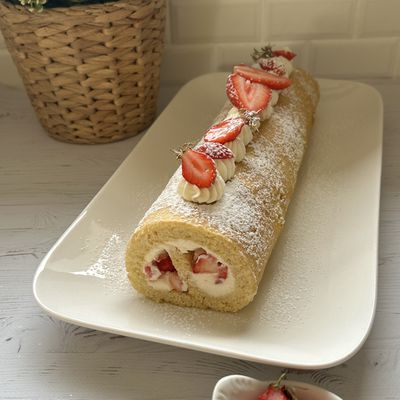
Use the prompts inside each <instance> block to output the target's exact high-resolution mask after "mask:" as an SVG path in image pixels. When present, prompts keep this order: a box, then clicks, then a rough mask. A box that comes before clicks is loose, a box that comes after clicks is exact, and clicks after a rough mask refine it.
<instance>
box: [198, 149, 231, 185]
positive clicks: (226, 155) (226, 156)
mask: <svg viewBox="0 0 400 400" xmlns="http://www.w3.org/2000/svg"><path fill="white" fill-rule="evenodd" d="M195 150H196V151H199V152H201V153H205V154H207V155H208V156H209V157H211V158H212V159H213V160H214V162H215V166H216V167H217V171H218V172H219V174H220V175H221V177H222V179H223V180H224V181H225V182H226V181H229V180H230V179H232V178H233V176H234V175H235V169H236V166H235V155H234V154H233V152H232V150H230V149H229V148H228V147H226V146H224V145H223V144H221V143H218V142H203V143H201V144H200V145H198V146H196V148H195Z"/></svg>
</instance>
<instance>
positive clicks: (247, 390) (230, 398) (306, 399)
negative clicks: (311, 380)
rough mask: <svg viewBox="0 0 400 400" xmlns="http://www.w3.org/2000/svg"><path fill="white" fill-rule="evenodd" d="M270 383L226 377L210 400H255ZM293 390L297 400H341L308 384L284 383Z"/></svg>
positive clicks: (233, 376)
mask: <svg viewBox="0 0 400 400" xmlns="http://www.w3.org/2000/svg"><path fill="white" fill-rule="evenodd" d="M270 383H274V381H259V380H257V379H253V378H250V377H248V376H243V375H228V376H225V377H224V378H222V379H220V380H219V381H218V382H217V384H216V385H215V388H214V392H213V396H212V400H257V398H258V396H259V395H260V394H261V393H263V392H264V391H265V390H266V389H267V387H268V385H269V384H270ZM284 384H285V385H287V386H288V387H290V388H291V389H293V392H294V394H295V395H296V396H297V398H298V400H343V399H341V398H340V397H339V396H336V395H335V394H333V393H331V392H328V391H327V390H325V389H321V388H319V387H317V386H313V385H309V384H308V383H302V382H295V381H287V380H285V381H284Z"/></svg>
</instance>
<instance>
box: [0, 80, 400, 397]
mask: <svg viewBox="0 0 400 400" xmlns="http://www.w3.org/2000/svg"><path fill="white" fill-rule="evenodd" d="M369 83H371V84H373V85H374V86H375V87H376V88H377V89H378V90H379V91H380V92H381V94H382V96H383V98H384V107H385V127H384V150H383V152H384V154H383V176H382V192H381V213H380V218H381V219H380V238H379V243H380V244H379V253H380V254H379V281H378V282H379V283H378V302H377V312H376V318H375V322H374V325H373V328H372V331H371V334H370V336H369V338H368V340H367V342H366V343H365V345H364V346H363V347H362V349H361V350H360V351H359V353H358V354H357V355H355V356H354V357H353V358H352V359H350V360H349V361H347V362H345V363H344V364H342V365H340V366H337V367H335V368H331V369H328V370H317V371H292V373H291V374H290V376H289V377H290V378H291V379H295V380H300V381H304V382H311V383H315V384H317V385H320V386H323V387H325V388H327V389H329V390H332V391H333V392H336V393H337V394H338V395H340V396H342V397H343V398H344V399H346V400H349V399H358V400H367V399H368V400H372V399H380V400H389V399H400V265H399V264H400V243H399V242H400V101H399V100H400V82H399V81H392V80H373V81H372V80H371V81H369ZM169 97H170V96H169V95H168V94H166V95H164V98H163V100H164V103H165V102H166V101H167V100H168V99H169ZM138 140H139V137H136V138H132V139H129V140H126V141H123V142H119V143H114V144H108V145H98V146H79V145H70V144H65V143H61V142H57V141H55V140H53V139H51V138H49V137H48V136H47V135H46V134H45V133H44V131H43V130H42V128H41V127H40V125H39V123H38V122H37V120H36V118H35V115H34V113H33V110H32V108H31V106H30V104H29V101H28V99H27V97H26V95H25V94H24V92H23V91H22V90H21V89H15V88H14V89H13V88H7V87H6V86H1V85H0V399H1V400H4V399H41V400H46V399H85V400H89V399H96V400H102V399H107V400H109V399H135V400H136V399H137V400H139V399H140V400H146V399H165V400H168V399H169V400H172V399H187V400H200V399H201V400H205V399H210V397H211V393H212V389H213V387H214V384H215V383H216V381H217V380H218V379H219V378H221V377H223V376H225V375H228V374H246V375H251V376H253V377H255V378H260V379H274V378H275V377H277V376H278V375H279V373H280V371H281V370H280V368H276V367H269V366H265V365H261V364H256V363H252V362H245V361H241V360H234V359H229V358H226V357H221V356H215V355H211V354H204V353H200V352H195V351H190V350H183V349H178V348H174V347H172V346H166V345H160V344H155V343H150V342H146V341H142V340H136V339H131V338H125V337H120V336H115V335H111V334H108V333H103V332H99V331H94V330H90V329H86V328H81V327H78V326H75V325H71V324H68V323H65V322H62V321H59V320H57V319H54V318H52V317H50V316H48V315H46V314H45V313H44V312H43V311H42V310H41V309H40V308H39V306H38V305H37V304H36V303H35V300H34V298H33V294H32V279H33V275H34V272H35V270H36V268H37V266H38V264H39V262H40V260H41V259H42V258H43V257H44V255H45V254H46V252H47V251H48V250H49V249H50V247H51V246H52V244H53V243H54V242H55V241H56V239H57V238H58V237H59V236H60V235H61V234H62V233H63V231H64V230H65V229H66V227H67V226H68V225H69V224H70V223H71V222H72V221H73V220H74V219H75V217H76V216H77V215H78V214H79V212H80V211H81V210H82V208H83V207H84V206H85V205H86V204H87V203H88V202H89V201H90V200H91V198H92V197H93V196H94V194H95V193H96V192H97V191H98V190H99V189H100V188H101V187H102V185H103V184H104V183H105V182H106V180H107V179H108V178H109V177H110V176H111V174H112V173H113V172H114V171H115V169H116V168H117V167H118V166H119V164H120V163H121V161H122V160H123V159H124V158H125V157H126V156H127V155H128V153H129V152H130V151H131V150H132V149H133V147H134V146H135V145H136V143H137V142H138ZM355 284H357V283H355ZM315 329H318V323H317V322H316V326H315Z"/></svg>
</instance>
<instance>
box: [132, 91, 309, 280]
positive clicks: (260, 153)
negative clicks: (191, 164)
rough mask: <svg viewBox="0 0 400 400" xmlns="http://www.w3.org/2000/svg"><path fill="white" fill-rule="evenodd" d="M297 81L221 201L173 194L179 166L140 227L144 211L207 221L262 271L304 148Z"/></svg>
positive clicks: (284, 93) (302, 108)
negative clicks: (198, 201) (205, 201)
mask: <svg viewBox="0 0 400 400" xmlns="http://www.w3.org/2000/svg"><path fill="white" fill-rule="evenodd" d="M295 86H296V85H292V86H291V87H290V88H288V89H286V90H284V91H282V93H281V96H282V97H288V98H289V100H290V101H286V104H285V106H279V104H280V103H278V105H277V107H276V109H275V112H274V114H273V116H272V117H271V119H270V120H269V121H267V122H265V123H264V124H263V125H262V126H261V129H260V133H258V134H256V135H255V137H254V140H253V142H252V143H251V144H250V145H249V147H248V154H247V156H246V158H245V160H244V161H243V162H242V163H241V164H239V165H238V167H237V171H236V174H235V177H234V178H233V179H232V181H230V182H228V183H227V185H226V191H225V194H224V196H223V197H222V199H221V200H219V201H217V202H216V203H214V204H210V205H201V204H200V205H199V204H196V203H191V202H188V201H185V200H183V199H182V198H181V197H180V196H179V194H178V193H177V186H178V183H179V180H180V176H181V170H180V169H178V170H177V171H176V173H175V174H174V175H173V177H172V178H171V180H170V182H169V183H168V184H167V186H166V188H165V190H164V191H163V192H162V193H161V195H160V197H159V198H158V199H157V200H156V201H155V202H154V204H153V205H152V207H151V208H150V209H149V210H148V212H147V213H146V215H145V217H144V219H143V220H142V221H141V223H140V224H139V227H138V229H140V227H141V225H142V224H143V222H144V221H145V220H146V217H147V216H148V215H150V214H153V213H154V212H155V211H157V210H159V209H163V208H168V209H169V210H170V211H171V212H173V213H174V214H176V215H177V216H179V217H181V218H184V219H185V220H188V221H190V222H191V223H193V224H199V225H207V226H209V227H211V228H213V229H215V230H217V231H218V232H220V233H221V234H223V235H225V236H226V237H228V238H230V239H231V240H233V241H236V242H238V243H239V244H240V245H242V248H243V252H245V253H246V254H247V255H249V256H254V257H255V259H256V260H257V263H258V265H257V267H258V271H256V272H257V273H258V272H260V271H261V270H262V269H263V268H264V265H265V262H266V254H269V251H270V250H271V247H272V245H273V239H274V233H275V229H276V226H277V225H283V222H284V215H285V212H286V208H287V205H288V201H289V196H288V194H289V193H290V192H291V191H292V189H293V187H292V186H293V185H294V182H295V179H288V177H287V174H288V172H289V173H292V178H295V176H296V175H297V171H298V169H299V166H300V162H301V159H302V156H303V153H304V147H305V146H304V143H305V135H306V131H307V124H306V120H305V117H302V116H301V115H302V114H303V113H307V108H306V106H305V105H303V104H302V103H300V102H299V101H298V90H299V88H298V86H297V87H295ZM309 117H310V116H309Z"/></svg>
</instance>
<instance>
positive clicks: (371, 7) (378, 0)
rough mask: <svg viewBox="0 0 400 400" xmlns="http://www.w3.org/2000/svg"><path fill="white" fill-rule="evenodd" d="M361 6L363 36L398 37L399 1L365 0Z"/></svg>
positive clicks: (399, 33)
mask: <svg viewBox="0 0 400 400" xmlns="http://www.w3.org/2000/svg"><path fill="white" fill-rule="evenodd" d="M362 5H363V7H362V9H361V10H360V13H361V15H362V22H361V26H360V32H361V34H362V35H363V36H370V37H374V36H400V1H399V0H373V1H371V0H366V1H364V2H363V3H362Z"/></svg>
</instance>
